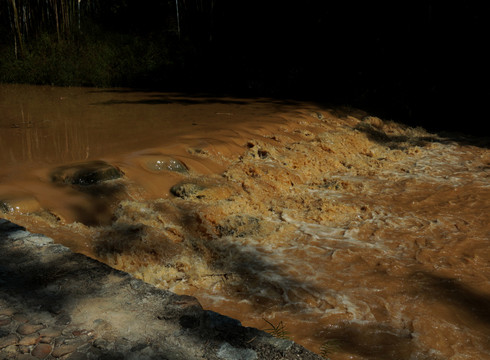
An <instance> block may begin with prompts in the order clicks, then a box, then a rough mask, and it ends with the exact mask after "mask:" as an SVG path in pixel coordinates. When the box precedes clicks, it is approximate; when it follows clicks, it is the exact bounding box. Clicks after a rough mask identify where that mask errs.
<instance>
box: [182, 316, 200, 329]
mask: <svg viewBox="0 0 490 360" xmlns="http://www.w3.org/2000/svg"><path fill="white" fill-rule="evenodd" d="M179 323H180V326H182V327H183V328H186V329H194V328H196V327H198V326H199V324H200V323H201V320H200V319H199V317H195V316H190V315H184V316H181V317H180V319H179Z"/></svg>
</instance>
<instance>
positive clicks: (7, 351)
mask: <svg viewBox="0 0 490 360" xmlns="http://www.w3.org/2000/svg"><path fill="white" fill-rule="evenodd" d="M2 352H3V353H5V354H12V355H13V354H17V353H18V348H17V345H9V346H7V347H5V348H4V349H3V350H2ZM8 358H10V356H9V357H8Z"/></svg>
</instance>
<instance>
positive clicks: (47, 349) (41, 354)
mask: <svg viewBox="0 0 490 360" xmlns="http://www.w3.org/2000/svg"><path fill="white" fill-rule="evenodd" d="M52 349H53V348H52V347H51V345H49V344H38V345H37V346H36V347H35V348H34V350H32V352H31V355H32V356H34V357H36V358H38V359H44V358H45V357H46V356H48V355H49V354H50V353H51V350H52Z"/></svg>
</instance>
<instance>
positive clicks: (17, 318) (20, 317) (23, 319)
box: [12, 313, 29, 323]
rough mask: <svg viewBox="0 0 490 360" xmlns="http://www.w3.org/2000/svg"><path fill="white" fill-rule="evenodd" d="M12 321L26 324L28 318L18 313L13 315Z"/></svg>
mask: <svg viewBox="0 0 490 360" xmlns="http://www.w3.org/2000/svg"><path fill="white" fill-rule="evenodd" d="M12 319H14V320H15V321H17V322H20V323H26V322H28V321H29V318H28V317H27V316H26V315H24V314H20V313H17V314H14V316H13V317H12Z"/></svg>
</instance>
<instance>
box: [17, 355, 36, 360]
mask: <svg viewBox="0 0 490 360" xmlns="http://www.w3.org/2000/svg"><path fill="white" fill-rule="evenodd" d="M35 359H36V358H35V357H34V356H32V355H31V354H21V355H19V356H17V360H35Z"/></svg>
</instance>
